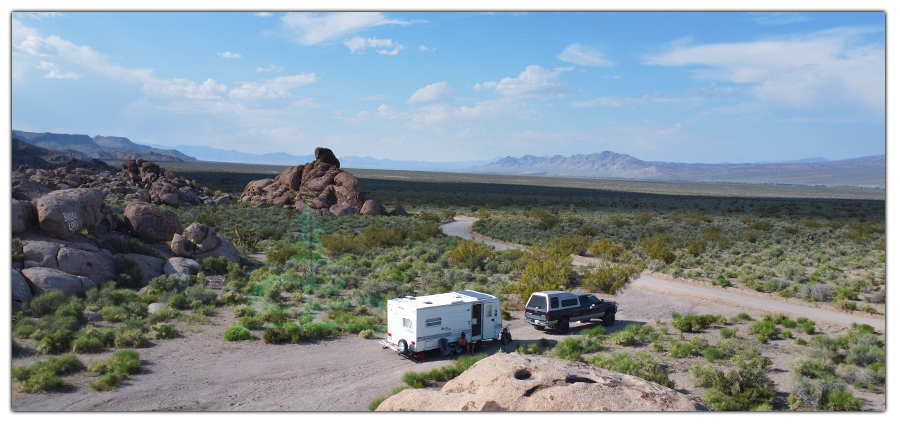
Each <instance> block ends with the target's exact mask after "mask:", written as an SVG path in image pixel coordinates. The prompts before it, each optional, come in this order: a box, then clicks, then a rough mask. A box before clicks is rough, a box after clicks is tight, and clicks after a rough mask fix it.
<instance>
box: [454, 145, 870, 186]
mask: <svg viewBox="0 0 900 430" xmlns="http://www.w3.org/2000/svg"><path fill="white" fill-rule="evenodd" d="M820 160H824V159H822V158H821V157H817V158H812V159H806V160H798V161H795V162H785V163H738V164H728V163H722V164H699V163H697V164H689V163H666V162H660V161H643V160H639V159H637V158H634V157H632V156H630V155H626V154H618V153H615V152H610V151H603V152H600V153H595V154H587V155H581V154H579V155H573V156H571V157H563V156H561V155H556V156H553V157H536V156H533V155H526V156H523V157H520V158H515V157H506V158H503V159H500V160H497V161H495V162H493V163H490V164H487V165H484V166H479V167H474V168H470V169H467V170H466V171H468V172H471V173H486V174H504V175H533V176H559V177H583V178H604V179H632V180H653V181H674V182H724V183H750V184H791V185H824V186H856V187H877V188H884V187H885V185H886V174H885V167H886V163H885V156H884V155H875V156H869V157H861V158H854V159H850V160H840V161H827V160H826V161H820Z"/></svg>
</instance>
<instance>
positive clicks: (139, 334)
mask: <svg viewBox="0 0 900 430" xmlns="http://www.w3.org/2000/svg"><path fill="white" fill-rule="evenodd" d="M113 345H114V346H115V347H116V348H145V347H147V346H149V345H150V341H149V340H147V337H146V336H144V333H143V331H141V329H126V330H122V331H120V332H119V333H117V334H116V339H115V341H114V342H113Z"/></svg>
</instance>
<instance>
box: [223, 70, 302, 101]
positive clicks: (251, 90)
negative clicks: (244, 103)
mask: <svg viewBox="0 0 900 430" xmlns="http://www.w3.org/2000/svg"><path fill="white" fill-rule="evenodd" d="M315 81H316V74H315V73H307V74H301V75H295V76H279V77H277V78H275V79H269V80H266V81H263V82H244V83H242V84H241V86H240V87H238V88H235V89H233V90H231V91H229V92H228V95H229V96H230V97H231V98H232V99H239V100H252V99H275V98H285V97H291V93H290V92H289V90H291V89H293V88H296V87H299V86H302V85H307V84H311V83H313V82H315Z"/></svg>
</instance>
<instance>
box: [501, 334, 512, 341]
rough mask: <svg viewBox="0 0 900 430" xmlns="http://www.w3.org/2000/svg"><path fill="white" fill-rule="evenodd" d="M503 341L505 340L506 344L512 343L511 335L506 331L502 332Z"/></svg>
mask: <svg viewBox="0 0 900 430" xmlns="http://www.w3.org/2000/svg"><path fill="white" fill-rule="evenodd" d="M503 339H504V340H506V343H510V342H512V334H510V333H509V332H508V331H507V332H503Z"/></svg>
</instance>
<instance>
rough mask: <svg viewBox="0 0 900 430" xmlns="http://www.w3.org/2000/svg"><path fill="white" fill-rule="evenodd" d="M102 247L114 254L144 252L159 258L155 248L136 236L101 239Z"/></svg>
mask: <svg viewBox="0 0 900 430" xmlns="http://www.w3.org/2000/svg"><path fill="white" fill-rule="evenodd" d="M100 247H101V248H105V249H108V250H109V251H110V252H112V253H113V254H131V253H134V254H143V255H149V256H151V257H157V258H159V253H157V252H156V250H154V249H153V248H151V247H149V246H147V244H145V243H144V242H141V241H140V240H138V239H136V238H133V237H132V238H129V239H127V240H123V239H119V238H116V237H109V238H106V239H102V240H101V241H100Z"/></svg>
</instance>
